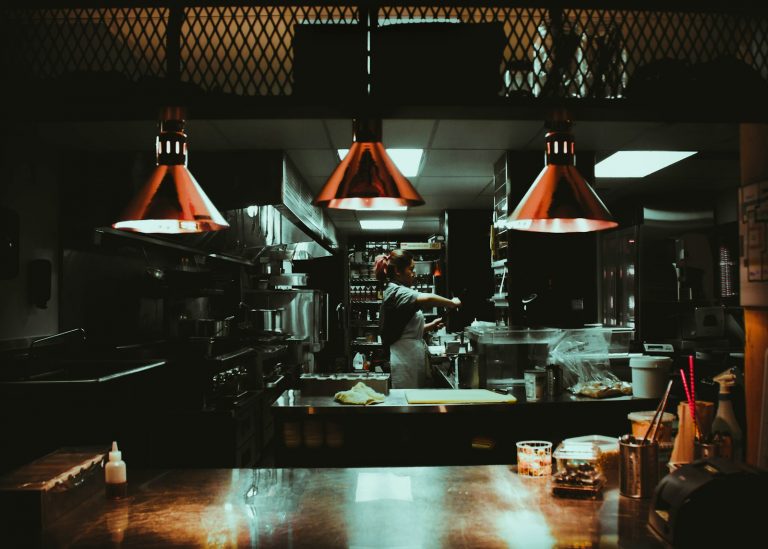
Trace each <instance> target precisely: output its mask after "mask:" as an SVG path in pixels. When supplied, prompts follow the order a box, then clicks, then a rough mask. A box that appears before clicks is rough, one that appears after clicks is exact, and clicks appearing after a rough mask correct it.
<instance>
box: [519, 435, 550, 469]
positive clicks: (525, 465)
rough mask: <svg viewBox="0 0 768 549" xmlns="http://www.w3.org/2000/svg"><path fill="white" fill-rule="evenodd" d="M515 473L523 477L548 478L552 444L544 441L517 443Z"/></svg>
mask: <svg viewBox="0 0 768 549" xmlns="http://www.w3.org/2000/svg"><path fill="white" fill-rule="evenodd" d="M517 473H518V474H519V475H522V476H524V477H548V476H550V475H551V474H552V443H551V442H548V441H546V440H522V441H520V442H518V443H517Z"/></svg>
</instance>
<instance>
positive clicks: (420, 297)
mask: <svg viewBox="0 0 768 549" xmlns="http://www.w3.org/2000/svg"><path fill="white" fill-rule="evenodd" d="M413 268H414V261H413V256H412V255H411V254H410V253H408V252H406V251H403V250H392V251H391V252H389V253H388V254H383V255H380V256H378V257H377V258H376V264H375V270H376V278H377V279H378V280H379V281H380V282H382V283H384V284H386V286H385V288H384V296H383V298H382V302H381V313H380V317H379V318H380V321H379V322H380V328H381V341H382V343H383V344H384V348H385V349H389V364H390V372H391V376H392V379H391V381H392V388H393V389H409V388H418V387H425V386H427V380H428V377H429V376H430V372H429V353H428V352H427V346H426V343H425V342H424V333H425V332H430V331H433V330H437V329H439V328H440V327H442V326H443V322H442V319H441V318H437V319H435V320H433V321H432V322H428V323H425V321H424V313H422V311H421V310H422V308H431V307H444V308H447V309H455V308H456V307H458V306H460V305H461V301H460V300H459V298H457V297H454V298H453V299H448V298H446V297H442V296H439V295H437V294H428V293H422V292H417V291H416V290H414V289H413V288H411V286H412V285H413V281H414V279H415V275H414V272H413Z"/></svg>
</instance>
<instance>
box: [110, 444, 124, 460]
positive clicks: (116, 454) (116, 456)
mask: <svg viewBox="0 0 768 549" xmlns="http://www.w3.org/2000/svg"><path fill="white" fill-rule="evenodd" d="M122 457H123V453H122V452H121V451H120V450H118V449H117V441H112V450H111V451H110V452H109V461H120V459H122Z"/></svg>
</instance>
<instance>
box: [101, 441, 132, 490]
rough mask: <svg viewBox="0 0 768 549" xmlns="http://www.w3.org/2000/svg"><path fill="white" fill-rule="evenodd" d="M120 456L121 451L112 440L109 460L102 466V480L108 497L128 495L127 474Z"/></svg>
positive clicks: (121, 455) (121, 454)
mask: <svg viewBox="0 0 768 549" xmlns="http://www.w3.org/2000/svg"><path fill="white" fill-rule="evenodd" d="M122 457H123V453H122V452H121V451H120V450H118V449H117V442H112V450H111V451H110V452H109V461H108V462H107V464H106V465H105V466H104V482H105V484H106V487H107V497H108V498H110V499H120V498H124V497H126V496H127V495H128V476H127V474H126V469H125V462H124V461H123V459H122Z"/></svg>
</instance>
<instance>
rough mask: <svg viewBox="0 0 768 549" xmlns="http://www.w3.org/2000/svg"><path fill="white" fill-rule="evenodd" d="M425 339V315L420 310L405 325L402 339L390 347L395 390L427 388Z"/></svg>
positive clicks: (427, 355)
mask: <svg viewBox="0 0 768 549" xmlns="http://www.w3.org/2000/svg"><path fill="white" fill-rule="evenodd" d="M423 337H424V313H422V312H421V310H418V311H416V312H415V313H414V315H413V316H412V317H411V320H409V321H408V324H406V325H405V329H404V330H403V335H402V336H400V339H398V340H397V341H395V342H394V343H393V344H392V345H390V346H389V365H390V369H391V376H392V379H391V381H392V388H393V389H417V388H421V387H426V385H427V379H428V378H427V374H428V368H429V354H428V353H427V345H426V343H424V339H423Z"/></svg>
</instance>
